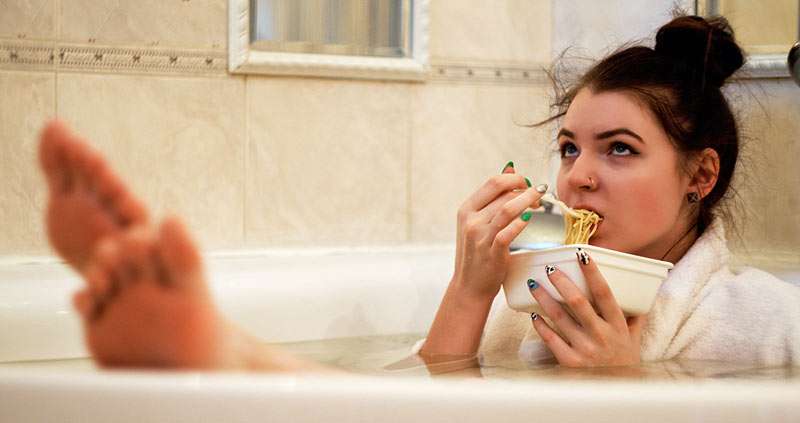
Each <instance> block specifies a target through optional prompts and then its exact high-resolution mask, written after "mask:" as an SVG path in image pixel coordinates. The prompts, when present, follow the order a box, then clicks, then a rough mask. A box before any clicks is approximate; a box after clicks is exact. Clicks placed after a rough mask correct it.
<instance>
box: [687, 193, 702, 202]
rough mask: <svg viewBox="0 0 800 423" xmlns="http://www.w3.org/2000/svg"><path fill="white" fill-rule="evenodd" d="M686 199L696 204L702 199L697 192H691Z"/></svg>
mask: <svg viewBox="0 0 800 423" xmlns="http://www.w3.org/2000/svg"><path fill="white" fill-rule="evenodd" d="M686 199H687V200H689V204H694V203H696V202H698V201H700V195H699V194H698V193H696V192H690V193H689V194H687V195H686Z"/></svg>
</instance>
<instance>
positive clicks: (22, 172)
mask: <svg viewBox="0 0 800 423" xmlns="http://www.w3.org/2000/svg"><path fill="white" fill-rule="evenodd" d="M0 93H3V95H2V96H0V180H1V181H2V183H0V254H43V253H47V252H48V248H47V240H46V238H45V234H44V227H43V225H42V219H43V211H44V204H45V194H46V187H45V185H44V179H43V178H42V177H41V176H40V175H39V172H38V160H37V157H36V152H37V146H38V134H39V130H40V129H41V127H42V125H43V124H44V122H45V120H47V118H48V117H52V116H53V115H54V114H55V109H54V107H55V77H54V76H53V75H52V74H46V73H23V72H0Z"/></svg>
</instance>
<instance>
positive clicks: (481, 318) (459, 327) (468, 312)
mask: <svg viewBox="0 0 800 423" xmlns="http://www.w3.org/2000/svg"><path fill="white" fill-rule="evenodd" d="M493 301H494V297H490V296H487V295H475V294H474V293H472V292H471V290H469V289H468V288H467V287H465V285H464V284H462V283H460V282H459V281H458V280H457V279H455V278H454V279H453V280H451V282H450V285H449V286H448V288H447V291H446V292H445V295H444V298H443V299H442V303H441V304H440V305H439V310H438V311H437V313H436V318H435V319H434V321H433V324H432V325H431V329H430V331H429V332H428V338H427V340H426V341H425V345H423V347H422V349H421V351H420V355H423V356H425V355H432V354H435V355H451V356H462V355H470V354H474V353H475V352H476V351H477V350H478V345H479V344H480V340H481V335H482V334H483V327H484V326H485V325H486V319H487V317H488V316H489V310H490V308H491V306H492V302H493Z"/></svg>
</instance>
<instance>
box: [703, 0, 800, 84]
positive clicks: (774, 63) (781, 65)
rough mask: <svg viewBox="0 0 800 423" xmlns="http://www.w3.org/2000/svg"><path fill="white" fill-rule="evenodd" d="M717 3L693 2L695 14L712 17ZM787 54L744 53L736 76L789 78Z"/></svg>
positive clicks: (784, 52)
mask: <svg viewBox="0 0 800 423" xmlns="http://www.w3.org/2000/svg"><path fill="white" fill-rule="evenodd" d="M719 1H720V0H695V4H694V8H695V13H696V14H698V15H700V16H709V15H713V14H715V13H716V10H717V9H716V8H717V7H718V3H719ZM734 29H735V28H734ZM798 36H800V22H798ZM743 47H744V48H746V46H743ZM788 54H789V50H786V51H781V52H774V53H757V54H751V53H745V63H744V66H743V67H742V71H741V72H740V73H738V74H737V75H736V76H737V77H739V78H742V79H768V78H789V77H791V75H790V74H789V66H788V64H787V58H788Z"/></svg>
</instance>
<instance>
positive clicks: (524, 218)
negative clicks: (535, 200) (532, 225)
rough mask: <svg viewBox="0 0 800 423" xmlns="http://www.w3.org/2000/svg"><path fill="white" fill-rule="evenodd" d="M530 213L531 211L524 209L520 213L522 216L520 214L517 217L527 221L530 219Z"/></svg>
mask: <svg viewBox="0 0 800 423" xmlns="http://www.w3.org/2000/svg"><path fill="white" fill-rule="evenodd" d="M532 215H533V213H531V212H529V211H526V212H525V213H522V216H520V217H519V218H520V219H522V220H523V221H525V222H527V221H529V220H531V216H532Z"/></svg>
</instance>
